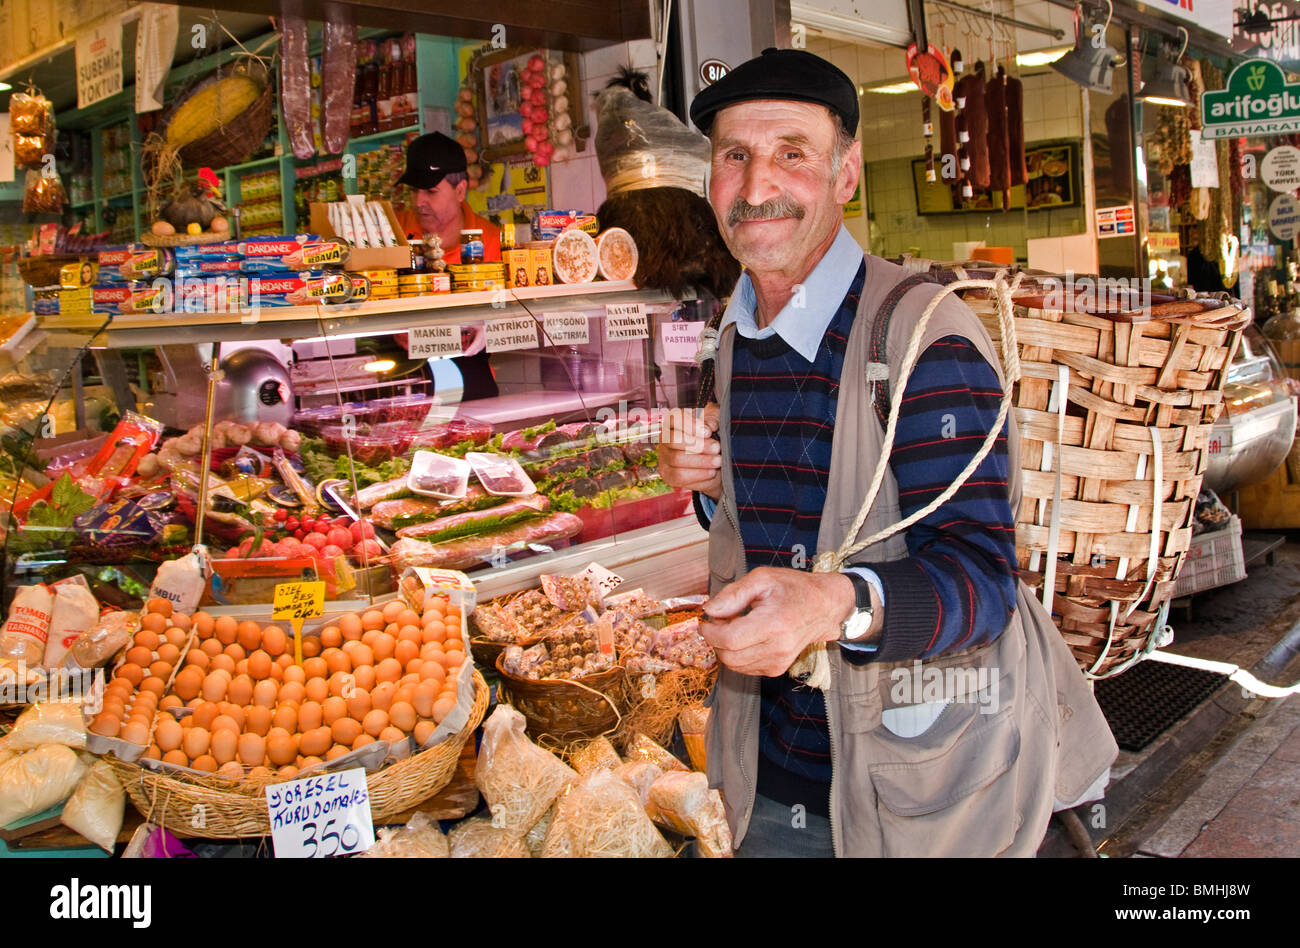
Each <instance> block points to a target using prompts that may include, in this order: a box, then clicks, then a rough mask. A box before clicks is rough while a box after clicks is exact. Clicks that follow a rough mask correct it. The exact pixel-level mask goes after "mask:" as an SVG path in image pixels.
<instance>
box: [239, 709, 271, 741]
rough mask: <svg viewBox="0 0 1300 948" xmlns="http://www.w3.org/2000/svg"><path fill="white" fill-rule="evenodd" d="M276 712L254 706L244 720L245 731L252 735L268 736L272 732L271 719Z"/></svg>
mask: <svg viewBox="0 0 1300 948" xmlns="http://www.w3.org/2000/svg"><path fill="white" fill-rule="evenodd" d="M273 716H274V712H273V711H272V710H271V709H270V708H262V707H258V706H257V705H253V706H252V707H250V708H249V709H248V712H247V716H246V718H245V720H244V730H245V731H247V732H248V733H251V734H261V735H263V736H265V735H266V732H267V731H269V730H271V718H272V717H273Z"/></svg>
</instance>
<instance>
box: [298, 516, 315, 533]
mask: <svg viewBox="0 0 1300 948" xmlns="http://www.w3.org/2000/svg"><path fill="white" fill-rule="evenodd" d="M298 524H299V526H301V527H302V528H303V529H304V530H311V529H313V528H314V527H315V526H316V518H315V517H312V516H307V517H303V518H302V519H301V520H299V521H298Z"/></svg>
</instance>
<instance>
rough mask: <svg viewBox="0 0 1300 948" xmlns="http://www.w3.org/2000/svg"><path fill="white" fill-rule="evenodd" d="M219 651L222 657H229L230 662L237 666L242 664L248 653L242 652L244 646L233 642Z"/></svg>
mask: <svg viewBox="0 0 1300 948" xmlns="http://www.w3.org/2000/svg"><path fill="white" fill-rule="evenodd" d="M221 651H222V654H224V655H229V656H230V660H231V661H232V662H235V663H236V664H238V663H239V662H242V661H243V660H244V659H246V658H248V652H247V651H245V650H244V646H242V645H240V644H239V643H238V642H234V643H231V644H230V645H227V646H226V647H225V648H224V649H222V650H221Z"/></svg>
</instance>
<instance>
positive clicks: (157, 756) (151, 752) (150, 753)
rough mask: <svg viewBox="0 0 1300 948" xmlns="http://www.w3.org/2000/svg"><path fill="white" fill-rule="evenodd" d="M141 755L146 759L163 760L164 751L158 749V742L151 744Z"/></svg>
mask: <svg viewBox="0 0 1300 948" xmlns="http://www.w3.org/2000/svg"><path fill="white" fill-rule="evenodd" d="M140 756H141V758H143V759H144V760H162V751H161V750H159V749H158V745H157V744H150V745H149V746H148V747H146V748H145V749H144V753H143V754H141V755H140Z"/></svg>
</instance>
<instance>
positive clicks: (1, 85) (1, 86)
mask: <svg viewBox="0 0 1300 948" xmlns="http://www.w3.org/2000/svg"><path fill="white" fill-rule="evenodd" d="M12 89H13V86H11V85H9V83H7V82H0V92H9V91H11V90H12Z"/></svg>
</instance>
